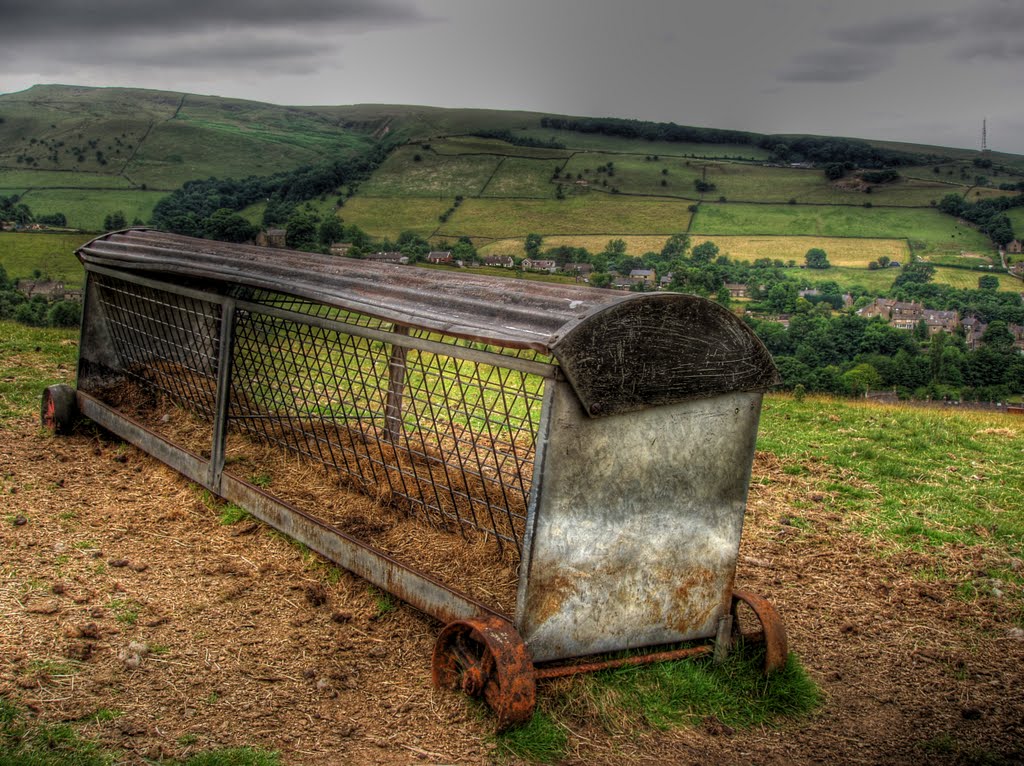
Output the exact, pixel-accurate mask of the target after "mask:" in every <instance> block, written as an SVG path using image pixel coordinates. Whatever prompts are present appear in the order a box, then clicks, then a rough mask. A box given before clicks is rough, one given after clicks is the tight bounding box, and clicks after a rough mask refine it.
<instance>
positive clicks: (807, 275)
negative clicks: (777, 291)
mask: <svg viewBox="0 0 1024 766" xmlns="http://www.w3.org/2000/svg"><path fill="white" fill-rule="evenodd" d="M783 272H784V273H785V275H786V276H787V277H789V278H790V279H795V280H797V281H800V282H806V283H808V284H811V285H816V284H818V283H820V282H835V283H836V284H837V285H839V287H840V288H842V289H843V290H852V289H855V288H856V289H857V291H858V292H860V291H863V290H866V291H868V292H870V293H876V294H884V293H887V292H888V291H889V290H890V289H891V288H892V283H893V282H895V281H896V277H897V276H899V269H875V270H871V269H866V268H854V267H851V266H833V267H832V268H830V269H801V268H800V267H799V266H797V267H794V268H791V269H790V268H787V269H783Z"/></svg>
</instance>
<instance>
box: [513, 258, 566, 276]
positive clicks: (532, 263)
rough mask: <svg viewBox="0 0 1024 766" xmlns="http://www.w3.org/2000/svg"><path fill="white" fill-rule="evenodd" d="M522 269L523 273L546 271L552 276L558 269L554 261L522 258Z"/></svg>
mask: <svg viewBox="0 0 1024 766" xmlns="http://www.w3.org/2000/svg"><path fill="white" fill-rule="evenodd" d="M522 267H523V271H547V272H548V273H550V274H554V273H555V271H556V270H557V269H558V264H557V263H555V262H554V261H547V260H537V259H534V258H523V263H522Z"/></svg>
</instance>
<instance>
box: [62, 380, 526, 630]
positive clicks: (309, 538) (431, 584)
mask: <svg viewBox="0 0 1024 766" xmlns="http://www.w3.org/2000/svg"><path fill="white" fill-rule="evenodd" d="M78 407H79V411H80V412H81V413H82V414H83V415H85V416H86V417H88V418H89V419H91V420H93V421H94V422H96V423H98V424H99V425H101V426H103V427H104V428H106V429H107V430H108V431H110V432H111V433H114V434H116V435H118V436H120V437H121V438H122V439H124V440H125V441H127V442H130V443H131V444H134V445H135V446H136V447H138V448H139V449H141V450H142V451H143V452H146V453H148V454H150V455H152V456H153V457H155V458H156V459H157V460H160V461H161V462H163V463H166V464H167V465H169V466H170V467H171V468H173V469H175V470H176V471H178V472H179V473H181V474H183V475H184V476H186V477H187V478H189V479H191V480H192V481H194V482H195V483H196V484H200V485H202V486H203V487H206V488H207V489H209V490H211V491H214V490H213V488H212V487H210V486H209V484H208V479H209V473H208V471H209V461H207V460H203V459H202V458H200V457H199V456H197V455H195V454H193V453H191V452H189V451H188V450H185V449H182V448H181V447H178V446H176V445H174V444H172V443H170V442H169V441H167V440H166V439H164V438H163V437H162V436H160V435H159V434H157V433H155V432H153V431H151V430H150V429H148V428H146V427H145V426H144V425H142V424H141V423H139V422H137V421H135V420H133V419H132V418H130V417H128V416H127V415H124V414H122V413H120V412H118V411H117V410H115V409H114V408H112V407H110V406H109V405H106V404H104V403H103V402H101V401H99V400H98V399H96V398H94V397H92V396H90V395H89V394H86V393H83V392H82V391H79V392H78ZM217 494H219V496H220V497H222V498H224V499H225V500H228V501H230V502H233V503H237V504H238V505H239V506H241V507H242V508H244V509H245V510H246V511H248V512H249V513H251V514H252V515H253V516H255V517H256V518H258V519H260V520H261V521H264V522H266V523H267V524H269V525H270V526H272V527H274V528H275V529H277V530H279V531H281V532H283V533H284V534H286V535H288V536H289V537H291V538H292V539H294V540H297V541H298V542H300V543H303V544H304V545H307V546H309V548H311V549H312V550H314V551H316V552H317V553H320V554H321V555H323V556H326V557H327V558H328V559H330V560H331V561H333V562H334V563H335V564H338V565H339V566H341V567H343V568H345V569H347V570H348V571H350V572H352V573H353V574H355V575H357V576H359V577H362V578H363V579H364V580H367V581H368V582H370V583H372V584H373V585H376V586H377V587H378V588H380V589H382V590H385V591H387V592H388V593H392V594H394V595H395V596H397V597H398V598H400V599H402V600H403V601H405V602H406V603H408V604H410V605H411V606H414V607H416V608H417V609H419V610H420V611H421V612H424V613H426V614H429V615H431V616H432V617H435V618H437V619H438V620H441V621H442V622H445V623H449V622H452V621H453V620H465V619H470V618H473V617H480V616H482V615H494V616H496V617H500V618H502V619H506V620H507V619H508V617H507V616H506V615H504V614H502V613H501V612H499V611H497V610H495V609H493V608H491V607H489V606H487V605H486V604H482V603H480V602H479V601H476V600H475V599H473V598H471V597H470V596H467V595H466V594H464V593H460V592H459V591H456V590H453V589H451V588H449V587H448V586H446V585H444V584H443V583H441V582H439V581H438V580H435V579H434V578H433V577H431V576H430V575H428V574H426V573H424V572H420V571H419V570H416V569H413V568H412V567H408V566H406V565H404V564H402V563H401V562H399V561H397V560H395V559H393V558H391V557H390V556H388V555H387V554H386V553H384V552H382V551H379V550H378V549H376V548H374V547H373V546H371V545H368V544H367V543H364V542H363V541H361V540H358V539H356V538H354V537H350V536H349V535H346V534H345V533H344V532H342V531H341V530H340V529H338V528H337V527H334V526H332V525H330V524H327V523H326V522H324V521H322V520H320V519H318V518H316V517H315V516H312V515H310V514H308V513H306V512H305V511H302V510H300V509H298V508H295V507H294V506H291V505H289V504H287V503H285V502H283V501H281V500H280V499H278V498H276V497H274V496H273V495H270V494H268V493H267V492H264V491H263V490H261V489H260V488H259V487H256V486H254V485H252V484H250V483H249V482H247V481H243V480H242V479H239V478H238V477H236V476H232V475H231V474H230V473H224V474H223V475H222V476H221V485H220V492H219V493H217Z"/></svg>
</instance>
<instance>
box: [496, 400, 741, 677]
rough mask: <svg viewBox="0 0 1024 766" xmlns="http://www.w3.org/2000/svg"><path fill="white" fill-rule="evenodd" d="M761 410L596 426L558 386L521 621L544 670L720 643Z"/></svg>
mask: <svg viewBox="0 0 1024 766" xmlns="http://www.w3.org/2000/svg"><path fill="white" fill-rule="evenodd" d="M760 408H761V395H760V394H757V393H729V394H722V395H718V396H712V397H709V398H705V399H700V400H692V401H686V402H680V403H676V404H672V405H667V406H663V407H658V408H652V409H648V410H643V411H638V412H633V413H629V414H625V415H618V416H614V417H607V418H589V417H588V416H587V415H586V414H585V413H584V412H583V411H582V408H581V406H580V404H579V402H578V400H577V399H576V397H574V396H573V394H572V392H571V391H570V390H569V387H568V386H567V385H565V384H564V383H562V384H560V385H559V386H558V389H557V390H556V392H555V396H554V402H553V406H552V413H551V422H550V424H549V429H548V431H547V436H548V441H547V443H546V444H545V449H544V461H543V466H542V468H541V475H542V479H541V486H540V490H539V492H538V495H537V501H536V502H537V506H536V512H535V517H534V519H535V525H534V528H533V530H532V536H530V538H529V547H528V550H526V551H524V562H523V570H522V574H521V587H520V593H519V602H518V606H517V615H516V626H517V628H518V629H519V631H520V632H521V633H522V635H523V638H524V639H525V640H526V642H527V644H528V646H529V647H530V651H531V653H532V654H533V657H534V659H535V660H536V661H538V662H544V661H548V660H555V659H563V658H568V657H576V656H584V655H588V654H595V653H599V652H606V651H615V650H620V649H625V648H633V647H641V646H649V645H655V644H662V643H669V642H674V641H684V640H689V639H695V638H708V637H711V636H714V634H715V632H716V628H717V622H718V618H719V617H720V616H721V615H723V614H725V613H726V612H727V610H728V608H729V599H730V595H731V591H732V582H733V576H734V574H735V569H736V558H737V554H738V551H739V543H740V533H741V530H742V527H743V514H744V510H745V507H746V498H747V487H748V484H749V480H750V470H751V464H752V461H753V453H754V442H755V439H756V436H757V423H758V419H759V416H760Z"/></svg>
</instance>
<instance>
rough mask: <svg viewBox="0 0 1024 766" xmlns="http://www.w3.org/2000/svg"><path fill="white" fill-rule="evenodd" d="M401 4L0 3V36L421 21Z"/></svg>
mask: <svg viewBox="0 0 1024 766" xmlns="http://www.w3.org/2000/svg"><path fill="white" fill-rule="evenodd" d="M423 19H424V17H423V16H422V15H421V14H420V13H419V12H418V11H417V10H416V9H414V8H412V7H411V6H409V5H406V4H404V3H401V2H395V1H393V0H392V1H391V2H388V1H387V0H383V1H382V0H288V1H287V2H283V1H282V0H173V2H167V0H163V1H161V2H139V1H138V0H96V1H95V2H89V3H82V2H81V0H50V1H49V2H45V3H40V2H28V0H13V1H12V0H8V2H5V3H4V24H3V29H6V30H7V31H6V33H5V32H3V31H0V39H2V38H5V37H10V38H12V39H24V38H26V37H29V38H33V37H36V38H39V37H42V38H46V39H55V38H63V37H72V38H73V37H80V36H83V35H100V36H103V37H107V36H111V35H122V34H144V35H160V34H183V33H193V32H205V31H209V30H211V29H232V30H234V29H275V28H281V27H285V28H293V27H296V26H302V27H311V26H321V25H329V26H330V27H333V28H344V27H345V26H346V25H351V26H352V27H356V28H360V29H365V28H374V27H381V26H391V25H395V24H403V23H409V22H417V21H422V20H423Z"/></svg>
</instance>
